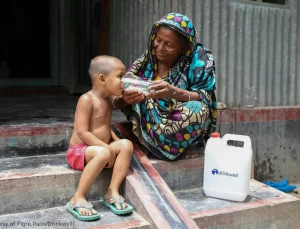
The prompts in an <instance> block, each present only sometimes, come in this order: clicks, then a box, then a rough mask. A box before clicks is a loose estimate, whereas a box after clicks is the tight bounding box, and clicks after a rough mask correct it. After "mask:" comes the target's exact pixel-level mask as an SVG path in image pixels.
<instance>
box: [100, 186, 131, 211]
mask: <svg viewBox="0 0 300 229" xmlns="http://www.w3.org/2000/svg"><path fill="white" fill-rule="evenodd" d="M119 197H120V194H119V192H117V191H111V190H110V189H108V190H107V192H106V194H105V195H104V198H105V200H109V199H111V198H119ZM114 205H115V206H116V208H117V209H118V210H122V209H126V208H127V206H128V204H127V203H125V202H124V203H123V204H122V206H121V205H120V204H119V203H116V202H115V203H114Z"/></svg>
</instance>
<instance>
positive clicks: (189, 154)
mask: <svg viewBox="0 0 300 229" xmlns="http://www.w3.org/2000/svg"><path fill="white" fill-rule="evenodd" d="M200 154H201V152H199V151H193V150H192V149H187V150H186V152H185V153H184V158H185V159H192V158H196V157H200Z"/></svg>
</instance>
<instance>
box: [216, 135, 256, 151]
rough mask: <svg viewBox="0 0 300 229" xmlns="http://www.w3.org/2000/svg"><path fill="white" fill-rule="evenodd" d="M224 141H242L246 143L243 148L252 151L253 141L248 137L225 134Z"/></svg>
mask: <svg viewBox="0 0 300 229" xmlns="http://www.w3.org/2000/svg"><path fill="white" fill-rule="evenodd" d="M222 140H224V141H225V142H226V143H227V141H229V140H234V141H242V142H244V146H243V148H248V149H251V148H252V147H251V139H250V137H249V136H246V135H236V134H225V135H224V136H223V137H222Z"/></svg>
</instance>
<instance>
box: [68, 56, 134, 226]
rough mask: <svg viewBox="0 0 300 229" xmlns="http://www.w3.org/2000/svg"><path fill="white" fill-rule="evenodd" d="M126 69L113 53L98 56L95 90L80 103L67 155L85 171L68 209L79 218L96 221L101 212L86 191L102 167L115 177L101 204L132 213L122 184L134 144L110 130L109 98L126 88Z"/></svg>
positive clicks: (91, 70) (93, 76)
mask: <svg viewBox="0 0 300 229" xmlns="http://www.w3.org/2000/svg"><path fill="white" fill-rule="evenodd" d="M125 72H126V69H125V66H124V64H123V63H122V62H121V61H120V60H119V59H117V58H115V57H111V56H97V57H95V58H94V59H93V60H92V61H91V63H90V68H89V74H90V77H91V81H92V85H93V86H92V89H91V90H90V91H89V92H87V93H85V94H83V95H82V96H81V97H80V98H79V100H78V103H77V108H76V112H75V120H74V131H73V134H72V137H71V139H70V146H69V149H68V151H67V153H66V158H67V161H68V163H69V164H70V166H71V167H72V168H74V169H78V170H83V172H82V175H81V178H80V181H79V185H78V189H77V191H76V193H75V194H74V196H73V197H72V198H71V200H70V202H68V203H67V205H66V208H67V210H68V211H69V212H70V213H71V214H73V215H74V216H75V217H76V218H77V219H79V220H85V221H88V220H95V219H99V218H100V214H99V213H98V212H97V211H96V210H95V209H93V206H92V205H91V204H90V203H89V202H87V200H86V197H87V193H88V191H89V189H90V187H91V185H92V183H93V182H94V180H95V179H96V178H97V176H98V175H99V174H100V172H101V171H102V169H103V168H112V169H113V172H112V179H111V182H110V185H109V187H108V190H107V192H106V194H105V195H104V196H103V197H101V200H102V203H103V204H104V205H106V206H107V207H109V208H110V209H111V210H112V211H113V212H114V213H115V214H126V213H130V212H132V209H133V208H132V206H130V205H129V204H127V203H125V202H124V198H123V197H122V196H121V195H120V194H119V187H120V185H121V183H122V181H123V180H124V178H125V176H126V174H127V171H128V168H129V164H130V161H131V157H132V152H133V146H132V143H131V142H130V141H129V140H127V139H119V138H118V137H117V136H116V134H115V133H114V132H113V131H112V130H111V126H110V122H111V116H112V104H111V102H110V99H109V97H110V96H111V95H113V96H120V95H122V92H123V91H124V88H123V84H122V82H121V78H122V76H123V75H124V74H125Z"/></svg>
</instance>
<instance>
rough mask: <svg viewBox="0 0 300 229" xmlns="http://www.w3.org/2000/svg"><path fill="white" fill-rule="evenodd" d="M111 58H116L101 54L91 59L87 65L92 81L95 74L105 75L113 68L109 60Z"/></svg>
mask: <svg viewBox="0 0 300 229" xmlns="http://www.w3.org/2000/svg"><path fill="white" fill-rule="evenodd" d="M113 59H117V58H116V57H113V56H107V55H101V56H96V57H95V58H93V59H92V60H91V62H90V66H89V75H90V78H91V81H92V82H93V77H94V75H95V74H97V75H99V74H103V75H107V74H109V73H110V72H111V70H112V69H113V68H112V63H111V61H112V60H113Z"/></svg>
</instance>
